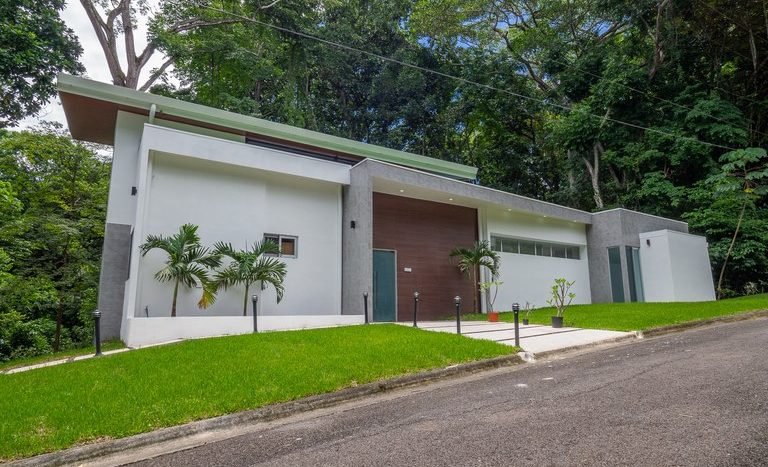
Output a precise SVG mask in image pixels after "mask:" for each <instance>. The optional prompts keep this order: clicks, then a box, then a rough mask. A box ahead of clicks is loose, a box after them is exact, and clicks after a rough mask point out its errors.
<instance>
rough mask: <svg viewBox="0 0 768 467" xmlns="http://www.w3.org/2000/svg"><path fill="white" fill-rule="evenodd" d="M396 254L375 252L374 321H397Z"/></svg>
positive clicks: (386, 251) (384, 251) (381, 251)
mask: <svg viewBox="0 0 768 467" xmlns="http://www.w3.org/2000/svg"><path fill="white" fill-rule="evenodd" d="M396 267H397V266H396V262H395V252H394V251H391V250H373V320H374V321H395V320H396V310H397V298H396V290H397V288H396V285H395V269H396Z"/></svg>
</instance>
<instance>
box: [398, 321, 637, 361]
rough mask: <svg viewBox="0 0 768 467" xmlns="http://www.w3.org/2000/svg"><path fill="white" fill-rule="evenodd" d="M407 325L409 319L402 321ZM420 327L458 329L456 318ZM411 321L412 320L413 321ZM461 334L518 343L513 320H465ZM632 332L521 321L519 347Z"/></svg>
mask: <svg viewBox="0 0 768 467" xmlns="http://www.w3.org/2000/svg"><path fill="white" fill-rule="evenodd" d="M400 324H404V325H408V323H400ZM417 324H418V326H419V328H420V329H424V330H427V331H438V332H451V333H455V332H456V322H455V321H419V322H418V323H417ZM411 325H412V323H411ZM461 334H462V335H464V336H467V337H471V338H474V339H487V340H492V341H495V342H499V343H501V344H507V345H515V326H514V324H512V323H490V322H487V321H462V322H461ZM634 335H635V334H634V333H631V332H618V331H603V330H600V329H580V328H560V329H554V328H552V327H551V326H543V325H540V324H531V325H528V326H523V325H522V324H521V325H520V347H522V348H523V350H525V351H526V352H530V353H533V354H534V355H535V354H537V353H540V352H548V351H551V350H559V349H566V348H569V347H574V346H577V345H588V344H598V343H601V342H606V341H612V340H615V339H619V338H622V337H628V336H634Z"/></svg>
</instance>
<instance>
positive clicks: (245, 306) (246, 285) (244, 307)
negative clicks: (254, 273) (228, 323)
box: [243, 284, 255, 316]
mask: <svg viewBox="0 0 768 467" xmlns="http://www.w3.org/2000/svg"><path fill="white" fill-rule="evenodd" d="M249 288H250V284H245V298H244V299H243V316H248V289H249ZM254 314H255V313H254Z"/></svg>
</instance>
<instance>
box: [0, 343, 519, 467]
mask: <svg viewBox="0 0 768 467" xmlns="http://www.w3.org/2000/svg"><path fill="white" fill-rule="evenodd" d="M520 363H523V359H522V358H521V357H520V355H517V354H515V355H506V356H503V357H496V358H491V359H487V360H479V361H475V362H469V363H461V364H456V365H451V366H448V367H445V368H439V369H436V370H428V371H422V372H419V373H414V374H410V375H405V376H398V377H396V378H391V379H386V380H382V381H375V382H373V383H368V384H363V385H360V386H354V387H350V388H345V389H341V390H339V391H335V392H331V393H326V394H319V395H317V396H310V397H306V398H304V399H299V400H295V401H290V402H284V403H280V404H274V405H269V406H266V407H262V408H260V409H255V410H248V411H245V412H239V413H234V414H230V415H223V416H220V417H216V418H209V419H206V420H200V421H196V422H192V423H187V424H184V425H178V426H173V427H169V428H163V429H160V430H157V431H151V432H149V433H142V434H139V435H135V436H130V437H127V438H120V439H115V440H109V441H103V442H99V443H94V444H86V445H82V446H77V447H74V448H70V449H66V450H63V451H57V452H52V453H48V454H41V455H38V456H35V457H29V458H26V459H19V460H16V461H12V462H10V463H9V464H8V465H9V466H58V465H69V464H79V463H81V462H84V461H88V460H91V459H94V458H97V457H102V456H106V455H110V454H115V453H119V452H122V451H125V450H129V449H137V448H141V447H145V446H149V445H153V444H157V443H161V442H165V441H170V440H174V439H179V438H184V437H187V436H191V435H195V434H199V433H204V432H208V431H214V430H223V429H228V428H233V427H236V426H239V425H247V424H253V423H257V422H266V421H270V420H275V419H278V418H284V417H288V416H290V415H294V414H298V413H302V412H307V411H310V410H315V409H320V408H325V407H330V406H333V405H337V404H340V403H342V402H347V401H350V400H354V399H359V398H361V397H364V396H368V395H372V394H376V393H381V392H385V391H390V390H393V389H399V388H404V387H408V386H415V385H419V384H424V383H429V382H432V381H437V380H441V379H447V378H451V377H456V376H463V375H466V374H470V373H475V372H478V371H483V370H489V369H493V368H499V367H504V366H511V365H518V364H520Z"/></svg>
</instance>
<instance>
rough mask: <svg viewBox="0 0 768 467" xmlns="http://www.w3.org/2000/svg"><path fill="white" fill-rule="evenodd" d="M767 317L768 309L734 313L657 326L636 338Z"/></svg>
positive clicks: (638, 333)
mask: <svg viewBox="0 0 768 467" xmlns="http://www.w3.org/2000/svg"><path fill="white" fill-rule="evenodd" d="M766 317H768V309H765V310H755V311H749V312H746V313H735V314H732V315H725V316H716V317H714V318H708V319H702V320H698V321H686V322H684V323H677V324H670V325H668V326H659V327H655V328H650V329H646V330H645V331H638V332H637V335H638V337H640V338H642V337H655V336H663V335H664V334H670V333H673V332H681V331H687V330H689V329H695V328H699V327H704V326H711V325H713V324H724V323H735V322H738V321H747V320H750V319H756V318H766Z"/></svg>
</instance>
